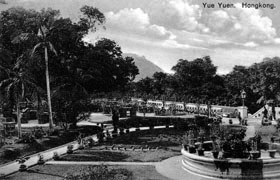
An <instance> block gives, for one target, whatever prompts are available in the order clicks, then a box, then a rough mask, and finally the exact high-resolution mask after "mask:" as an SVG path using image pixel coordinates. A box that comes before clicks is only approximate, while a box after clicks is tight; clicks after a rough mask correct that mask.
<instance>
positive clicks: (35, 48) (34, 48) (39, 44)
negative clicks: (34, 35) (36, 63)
mask: <svg viewBox="0 0 280 180" xmlns="http://www.w3.org/2000/svg"><path fill="white" fill-rule="evenodd" d="M42 44H43V43H41V42H40V43H38V44H36V45H35V46H34V47H33V50H32V52H31V57H33V56H34V54H35V52H36V50H37V49H38V48H39V47H40V46H41V45H42Z"/></svg>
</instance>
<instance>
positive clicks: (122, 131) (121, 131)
mask: <svg viewBox="0 0 280 180" xmlns="http://www.w3.org/2000/svg"><path fill="white" fill-rule="evenodd" d="M119 134H120V136H121V135H124V128H120V133H119Z"/></svg>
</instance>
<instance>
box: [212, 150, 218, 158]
mask: <svg viewBox="0 0 280 180" xmlns="http://www.w3.org/2000/svg"><path fill="white" fill-rule="evenodd" d="M212 155H213V157H214V159H217V158H218V156H219V151H212Z"/></svg>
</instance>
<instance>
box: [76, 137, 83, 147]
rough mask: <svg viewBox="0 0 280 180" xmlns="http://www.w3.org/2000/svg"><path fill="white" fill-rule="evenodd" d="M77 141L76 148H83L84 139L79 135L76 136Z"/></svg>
mask: <svg viewBox="0 0 280 180" xmlns="http://www.w3.org/2000/svg"><path fill="white" fill-rule="evenodd" d="M77 142H78V149H84V148H85V140H84V139H83V138H82V137H81V136H78V138H77Z"/></svg>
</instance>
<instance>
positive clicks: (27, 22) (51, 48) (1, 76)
mask: <svg viewBox="0 0 280 180" xmlns="http://www.w3.org/2000/svg"><path fill="white" fill-rule="evenodd" d="M81 12H82V16H81V18H80V20H78V21H77V22H73V21H72V20H70V19H68V18H62V17H60V15H59V11H57V10H52V9H43V10H41V11H40V12H38V11H35V10H26V9H23V8H10V9H8V10H5V11H2V12H1V14H0V68H1V71H0V82H2V83H1V88H2V89H1V93H2V94H1V96H2V97H3V98H2V99H3V100H4V102H6V104H10V108H13V106H14V105H17V106H18V103H19V102H22V101H31V102H36V103H35V104H37V105H38V109H39V110H41V111H47V108H46V109H44V108H42V107H44V106H43V104H44V103H43V102H47V105H52V108H53V109H54V110H53V112H55V114H56V117H60V118H57V119H67V121H69V122H73V123H74V124H75V122H76V117H77V116H78V115H79V114H80V113H81V112H86V111H87V108H86V107H87V105H88V103H89V102H90V95H91V94H95V93H99V92H112V91H115V92H122V91H124V89H125V88H126V87H127V86H128V84H129V82H131V81H133V80H134V78H135V76H136V75H137V74H138V68H137V67H136V66H135V64H134V62H133V59H132V58H130V57H123V56H122V51H121V47H120V46H119V45H117V44H116V43H115V42H114V41H113V40H110V39H105V38H103V39H100V40H98V41H97V42H96V43H95V44H89V43H86V42H85V41H84V38H85V37H86V36H87V34H88V33H89V32H95V31H96V30H98V28H99V27H100V26H103V25H104V23H105V16H104V14H103V13H102V12H100V11H99V10H98V9H96V8H93V7H90V6H84V7H82V8H81ZM25 74H28V76H26V75H25ZM11 83H13V88H10V86H11ZM31 85H32V86H31ZM25 86H27V87H28V88H26V87H25ZM4 90H5V91H4ZM47 92H48V93H49V94H48V93H47ZM9 94H10V95H12V94H13V96H7V95H9ZM50 96H51V99H52V103H51V101H50V99H49V97H50ZM48 112H49V114H51V112H52V110H51V109H50V106H49V108H48ZM62 117H65V118H62ZM50 123H51V122H50Z"/></svg>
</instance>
